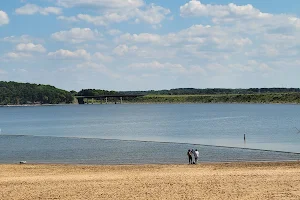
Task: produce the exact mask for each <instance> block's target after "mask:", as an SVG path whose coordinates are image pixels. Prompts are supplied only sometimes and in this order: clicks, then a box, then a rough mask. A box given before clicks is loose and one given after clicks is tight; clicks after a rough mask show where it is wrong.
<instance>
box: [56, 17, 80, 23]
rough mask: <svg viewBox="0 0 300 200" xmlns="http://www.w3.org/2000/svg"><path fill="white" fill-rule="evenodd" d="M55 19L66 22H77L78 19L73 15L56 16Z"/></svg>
mask: <svg viewBox="0 0 300 200" xmlns="http://www.w3.org/2000/svg"><path fill="white" fill-rule="evenodd" d="M56 19H58V20H62V21H67V22H78V21H79V19H77V18H76V17H74V16H71V17H66V16H58V17H57V18H56Z"/></svg>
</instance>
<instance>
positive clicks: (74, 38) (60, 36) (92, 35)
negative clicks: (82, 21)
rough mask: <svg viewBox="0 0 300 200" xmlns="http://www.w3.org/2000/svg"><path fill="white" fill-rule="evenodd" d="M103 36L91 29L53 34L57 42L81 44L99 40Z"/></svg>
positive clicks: (76, 29)
mask: <svg viewBox="0 0 300 200" xmlns="http://www.w3.org/2000/svg"><path fill="white" fill-rule="evenodd" d="M101 36H102V35H101V34H100V33H99V32H98V31H97V30H95V31H92V30H91V29H89V28H72V29H71V30H69V31H60V32H56V33H53V34H52V35H51V37H52V38H53V39H55V40H58V41H62V42H70V43H81V42H85V41H90V40H96V39H99V38H100V37H101Z"/></svg>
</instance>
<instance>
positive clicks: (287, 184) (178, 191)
mask: <svg viewBox="0 0 300 200" xmlns="http://www.w3.org/2000/svg"><path fill="white" fill-rule="evenodd" d="M0 199H3V200H5V199H72V200H73V199H218V200H220V199H300V162H294V163H293V162H287V163H231V164H226V163H222V164H199V165H132V166H85V165H29V164H26V165H0Z"/></svg>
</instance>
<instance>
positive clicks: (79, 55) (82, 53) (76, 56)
mask: <svg viewBox="0 0 300 200" xmlns="http://www.w3.org/2000/svg"><path fill="white" fill-rule="evenodd" d="M48 57H49V58H51V59H57V60H88V59H90V58H91V55H90V54H89V53H88V52H87V51H86V50H84V49H78V50H76V51H69V50H65V49H60V50H57V51H55V52H49V53H48Z"/></svg>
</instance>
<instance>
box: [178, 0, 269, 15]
mask: <svg viewBox="0 0 300 200" xmlns="http://www.w3.org/2000/svg"><path fill="white" fill-rule="evenodd" d="M180 14H181V16H183V17H187V16H210V17H217V18H224V17H230V16H238V17H246V18H247V17H251V18H262V17H269V16H271V15H270V14H267V13H262V12H260V11H259V10H258V9H256V8H254V7H253V6H252V5H250V4H248V5H244V6H238V5H236V4H233V3H230V4H228V5H211V4H202V3H201V2H200V1H197V0H192V1H190V2H188V3H186V4H184V5H183V6H181V7H180Z"/></svg>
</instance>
